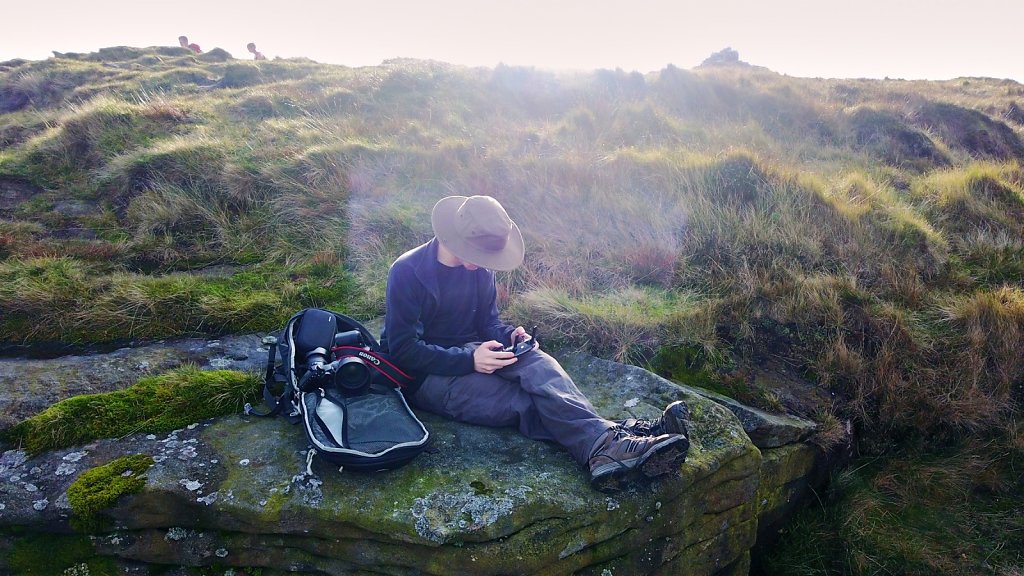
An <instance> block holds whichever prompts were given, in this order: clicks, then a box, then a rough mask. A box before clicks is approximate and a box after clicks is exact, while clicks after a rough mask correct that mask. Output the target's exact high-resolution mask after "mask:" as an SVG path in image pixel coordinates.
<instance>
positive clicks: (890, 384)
mask: <svg viewBox="0 0 1024 576" xmlns="http://www.w3.org/2000/svg"><path fill="white" fill-rule="evenodd" d="M1022 106H1024V85H1021V84H1018V83H1016V82H1013V81H1007V80H994V79H985V78H963V79H957V80H952V81H945V82H923V81H913V82H912V81H902V80H826V79H804V78H792V77H786V76H781V75H778V74H775V73H773V72H771V71H769V70H765V69H762V68H757V67H753V66H747V65H743V64H741V63H737V64H730V65H722V66H702V67H700V68H697V69H694V70H682V69H679V68H675V67H671V66H670V67H668V68H665V69H663V70H660V71H658V72H654V73H650V74H646V75H644V74H640V73H636V72H633V73H626V72H623V71H621V70H615V71H612V70H599V71H594V72H589V73H577V74H554V73H549V72H545V71H540V70H535V69H531V68H518V67H508V66H498V67H497V68H494V69H489V68H464V67H458V66H451V65H447V64H443V63H438V62H424V61H411V60H399V61H388V62H385V63H383V64H382V65H380V66H376V67H368V68H358V69H352V68H345V67H339V66H328V65H321V64H317V63H314V62H311V61H306V60H274V61H267V62H260V63H259V64H258V65H257V64H255V63H252V62H247V61H245V62H243V61H239V60H234V59H232V58H231V57H230V55H228V54H227V53H225V52H223V51H220V50H213V51H211V52H209V53H206V54H203V55H200V56H193V55H191V54H190V53H188V52H187V51H185V50H184V49H179V48H145V49H141V48H126V47H119V48H109V49H104V50H101V51H99V52H98V53H93V54H64V55H58V56H57V57H54V58H50V59H48V60H45V61H21V60H15V61H9V62H4V63H0V259H2V260H0V277H2V278H4V281H3V282H2V283H0V346H3V347H4V348H5V349H7V350H9V351H16V352H21V353H33V354H47V353H57V352H60V351H64V350H68V349H69V348H75V347H88V346H104V345H120V344H123V343H125V342H129V341H139V340H151V339H159V338H168V337H176V336H184V335H199V334H207V335H219V334H226V333H244V332H255V331H265V330H271V329H275V328H277V327H279V326H280V325H281V324H282V323H283V321H284V320H285V319H286V318H287V317H288V316H289V315H290V314H291V313H292V312H294V311H295V310H297V309H299V308H302V307H306V306H323V307H328V308H332V309H335V310H338V311H341V312H345V313H348V314H351V315H353V316H356V317H359V318H369V317H374V316H378V315H380V314H381V313H382V312H383V289H384V280H385V276H386V271H387V267H388V265H389V264H390V263H391V261H392V260H393V259H394V258H395V257H396V256H398V255H399V254H400V253H402V252H403V251H404V250H405V249H408V248H410V247H412V246H414V245H416V244H417V243H419V242H421V241H424V240H426V239H428V238H429V237H430V234H431V232H430V224H429V216H428V215H429V210H430V207H431V206H432V205H433V203H434V202H435V201H436V200H437V199H438V198H440V197H442V196H445V195H449V194H489V195H492V196H494V197H496V198H498V199H499V200H500V201H501V202H502V203H503V204H504V205H505V206H506V207H507V208H508V211H509V213H510V214H511V215H512V217H513V218H514V219H515V220H516V221H517V222H518V223H519V225H520V227H521V228H522V230H523V233H524V236H525V238H526V243H527V253H528V255H527V259H526V263H525V264H524V266H523V267H522V268H520V269H519V270H517V271H516V272H514V273H511V274H507V275H502V276H501V277H500V282H501V286H500V296H501V298H502V304H503V306H504V308H505V310H506V314H507V315H508V316H509V317H511V318H512V319H518V320H519V321H520V322H521V323H523V324H529V325H532V324H534V323H536V324H540V325H541V326H542V327H543V330H544V332H545V333H546V334H547V335H549V337H550V340H551V342H552V343H553V344H557V345H561V346H564V347H576V348H582V349H586V350H588V351H589V352H593V353H595V354H597V355H600V356H603V357H606V358H610V359H616V360H620V361H627V362H632V363H636V364H641V365H646V366H649V367H651V368H652V369H654V370H656V371H658V372H659V373H661V374H663V375H665V376H668V377H671V378H674V379H676V380H679V381H683V382H686V383H691V384H698V385H702V386H706V387H710V388H714V389H717V390H719V391H724V392H727V393H729V394H731V395H734V396H736V397H739V398H742V399H743V400H745V401H747V402H750V403H753V404H757V405H760V406H762V407H766V408H770V409H782V408H785V409H787V410H789V411H792V412H795V413H798V414H800V415H803V416H807V417H811V418H813V419H815V420H817V421H818V422H819V423H820V424H822V425H823V426H822V427H823V429H824V432H822V433H821V435H820V438H819V442H820V443H821V444H822V445H823V446H824V447H826V448H831V447H833V446H834V444H835V443H836V442H837V441H838V438H840V437H842V436H843V431H844V429H845V428H847V427H849V428H850V429H852V430H854V432H855V436H856V437H857V439H858V441H857V444H856V446H855V447H854V448H855V450H856V454H857V456H858V457H860V458H862V460H861V461H860V462H861V463H862V465H859V466H857V467H855V469H854V471H853V472H847V473H844V474H843V475H842V476H840V477H838V478H836V479H835V482H833V486H834V489H833V493H832V494H831V495H830V499H829V506H828V507H827V508H825V509H824V510H816V511H809V512H808V514H807V515H806V517H805V518H803V519H802V520H801V521H800V522H799V523H798V525H797V526H795V527H794V528H793V532H792V536H790V537H788V538H786V537H784V539H783V547H782V548H781V549H780V550H781V551H780V552H779V553H777V554H775V555H773V556H772V557H770V558H768V559H767V560H766V564H765V566H766V567H767V569H768V570H769V571H770V572H771V573H776V574H788V573H799V574H810V573H814V574H826V573H850V574H868V573H878V572H883V573H886V572H900V571H904V572H905V573H934V572H936V571H937V572H939V573H944V574H974V573H979V572H984V571H987V573H993V574H1005V575H1010V574H1018V575H1019V574H1020V567H1021V566H1022V565H1024V548H1022V545H1021V544H1020V542H1019V540H1020V538H1019V537H1017V538H1013V536H1012V535H1013V534H1014V533H1016V534H1017V535H1018V536H1019V534H1020V531H1021V530H1024V522H1022V520H1021V519H1020V517H1019V515H1018V514H1016V513H1015V512H1014V510H1017V509H1019V506H1020V503H1021V496H1022V492H1024V475H1022V472H1021V469H1022V464H1024V426H1022V425H1021V423H1020V421H1019V412H1020V408H1021V405H1022V400H1024V388H1022V386H1024V360H1022V354H1021V350H1022V347H1024V286H1022V280H1024V166H1022V161H1024V108H1022ZM0 424H6V425H9V424H10V423H6V422H3V421H2V417H0ZM894 534H895V537H894ZM1008 535H1009V536H1008ZM808 544H813V545H812V546H808Z"/></svg>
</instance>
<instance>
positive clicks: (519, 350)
mask: <svg viewBox="0 0 1024 576" xmlns="http://www.w3.org/2000/svg"><path fill="white" fill-rule="evenodd" d="M527 336H529V338H523V339H522V340H519V339H516V340H514V341H513V342H512V345H511V346H505V347H504V348H502V349H501V351H502V352H512V353H513V354H515V355H516V357H519V356H522V355H523V354H526V353H527V352H529V351H530V350H533V348H534V344H540V340H538V339H537V326H534V327H533V329H532V330H530V332H529V333H527Z"/></svg>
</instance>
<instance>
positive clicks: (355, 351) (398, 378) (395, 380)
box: [331, 346, 416, 388]
mask: <svg viewBox="0 0 1024 576" xmlns="http://www.w3.org/2000/svg"><path fill="white" fill-rule="evenodd" d="M331 351H332V352H334V353H335V357H336V358H343V357H346V356H351V357H353V358H358V359H359V360H361V361H362V362H363V364H366V365H367V366H369V367H371V368H373V369H375V370H376V371H377V372H378V373H379V374H380V375H381V376H383V377H384V378H386V379H387V380H388V381H389V382H391V383H392V384H393V385H394V386H395V387H396V388H406V387H408V386H410V385H411V384H412V383H413V382H415V381H416V379H415V378H413V377H412V376H410V375H409V374H407V373H405V372H404V371H403V370H402V369H401V368H399V367H398V366H395V364H394V363H393V362H391V360H390V359H389V358H388V357H387V355H386V354H383V353H381V352H377V351H376V350H369V349H367V348H360V347H359V346H337V347H335V348H332V349H331Z"/></svg>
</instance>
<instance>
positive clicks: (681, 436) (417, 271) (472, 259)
mask: <svg viewBox="0 0 1024 576" xmlns="http://www.w3.org/2000/svg"><path fill="white" fill-rule="evenodd" d="M431 224H432V226H433V230H434V238H433V239H431V240H430V241H429V242H427V243H426V244H423V245H421V246H419V247H417V248H414V249H412V250H410V251H408V252H406V253H405V254H403V255H402V256H400V257H399V258H398V259H397V260H396V261H395V262H394V264H392V265H391V270H390V272H389V273H388V283H387V296H386V299H387V315H386V318H385V326H384V332H383V334H382V335H381V345H382V347H383V348H384V349H385V350H386V351H387V352H388V353H389V354H390V355H391V357H392V358H393V359H394V360H395V361H396V363H397V364H398V365H399V366H401V367H402V368H403V369H405V370H407V371H409V372H410V373H412V374H413V375H415V376H417V377H418V378H417V382H416V384H415V385H414V386H412V387H410V388H409V389H407V390H406V396H407V397H408V398H409V401H410V403H411V404H412V405H413V406H415V407H417V408H420V409H423V410H426V411H428V412H433V413H435V414H439V415H442V416H446V417H448V418H452V419H455V420H457V421H460V422H468V423H471V424H478V425H484V426H517V427H518V429H519V431H520V432H521V433H522V434H523V435H525V436H527V437H529V438H534V439H537V440H551V441H555V442H557V443H558V444H560V445H562V446H564V447H565V448H566V449H567V450H568V451H569V453H570V454H572V456H573V458H575V459H576V461H577V462H579V463H581V464H583V465H586V466H587V467H588V468H589V471H590V481H591V485H592V486H594V487H595V488H597V489H598V490H601V491H604V492H612V491H615V490H619V489H621V488H623V487H624V485H625V482H626V481H627V480H628V479H629V478H630V477H631V476H632V475H633V472H634V471H639V472H640V476H642V477H648V478H650V477H655V476H659V475H662V474H665V473H668V472H671V471H673V470H676V469H677V467H678V466H679V465H680V464H681V463H682V461H683V460H684V459H685V458H686V452H687V449H688V448H689V440H688V439H687V437H686V424H685V421H684V419H685V417H686V410H685V405H684V404H683V403H681V402H676V403H673V404H672V405H670V406H669V408H668V409H666V411H665V414H664V415H663V416H662V418H660V419H659V420H658V421H655V422H647V421H640V422H637V421H629V422H627V423H624V424H626V425H627V426H629V427H628V428H627V427H626V426H624V425H622V424H617V423H615V422H612V421H609V420H607V419H605V418H602V417H601V416H599V415H598V414H597V412H596V410H595V409H594V407H593V406H592V405H591V403H590V401H589V400H588V399H587V398H586V397H585V396H584V395H583V393H582V392H581V391H580V390H579V388H577V387H576V384H575V383H574V382H573V381H572V379H571V378H570V377H569V375H568V374H567V373H566V372H565V370H563V369H562V367H561V365H559V364H558V362H557V361H556V360H555V359H554V358H552V357H551V356H549V355H548V354H546V353H545V352H544V351H542V350H540V349H539V347H538V346H537V345H536V344H534V345H533V347H532V349H529V351H527V352H525V353H524V354H521V355H519V356H517V355H516V354H515V353H514V352H511V351H504V350H503V348H505V347H506V346H509V345H512V344H515V343H516V342H518V341H520V340H527V339H529V338H530V336H529V335H527V333H526V330H525V329H524V328H523V327H522V326H518V327H513V326H511V325H509V324H505V323H504V322H503V321H501V320H500V319H499V318H498V307H497V291H496V289H495V283H494V272H493V270H502V271H508V270H513V269H515V268H516V267H518V266H519V265H520V264H521V263H522V261H523V257H524V245H523V236H522V234H521V233H520V231H519V227H518V226H516V224H515V222H513V221H512V220H511V219H510V218H509V216H508V214H507V213H506V212H505V209H504V208H503V207H502V206H501V204H499V203H498V201H497V200H495V199H494V198H491V197H489V196H471V197H465V196H449V197H447V198H443V199H442V200H440V201H439V202H438V203H437V204H436V205H435V206H434V209H433V212H432V214H431Z"/></svg>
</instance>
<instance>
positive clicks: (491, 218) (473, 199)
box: [430, 196, 526, 271]
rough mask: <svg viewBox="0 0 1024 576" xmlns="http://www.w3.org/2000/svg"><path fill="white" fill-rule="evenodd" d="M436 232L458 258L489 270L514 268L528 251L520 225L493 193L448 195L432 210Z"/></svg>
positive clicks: (439, 238)
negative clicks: (510, 216)
mask: <svg viewBox="0 0 1024 576" xmlns="http://www.w3.org/2000/svg"><path fill="white" fill-rule="evenodd" d="M430 224H431V226H433V228H434V236H436V237H437V239H438V240H440V241H441V243H442V244H444V246H445V248H447V249H448V250H450V251H451V252H452V254H455V255H456V256H457V257H459V259H461V260H465V261H466V262H469V263H470V264H476V265H477V266H480V267H483V268H487V269H490V270H503V271H507V270H514V269H515V268H517V267H518V266H519V265H520V264H522V263H523V256H524V254H525V253H526V250H525V247H524V245H523V234H522V233H521V232H520V231H519V226H516V223H515V222H513V221H512V219H511V218H509V216H508V213H507V212H505V209H504V208H502V206H501V204H499V203H498V201H497V200H495V199H494V198H491V197H490V196H448V197H447V198H442V199H440V200H438V202H437V204H434V210H433V211H432V212H431V214H430Z"/></svg>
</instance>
